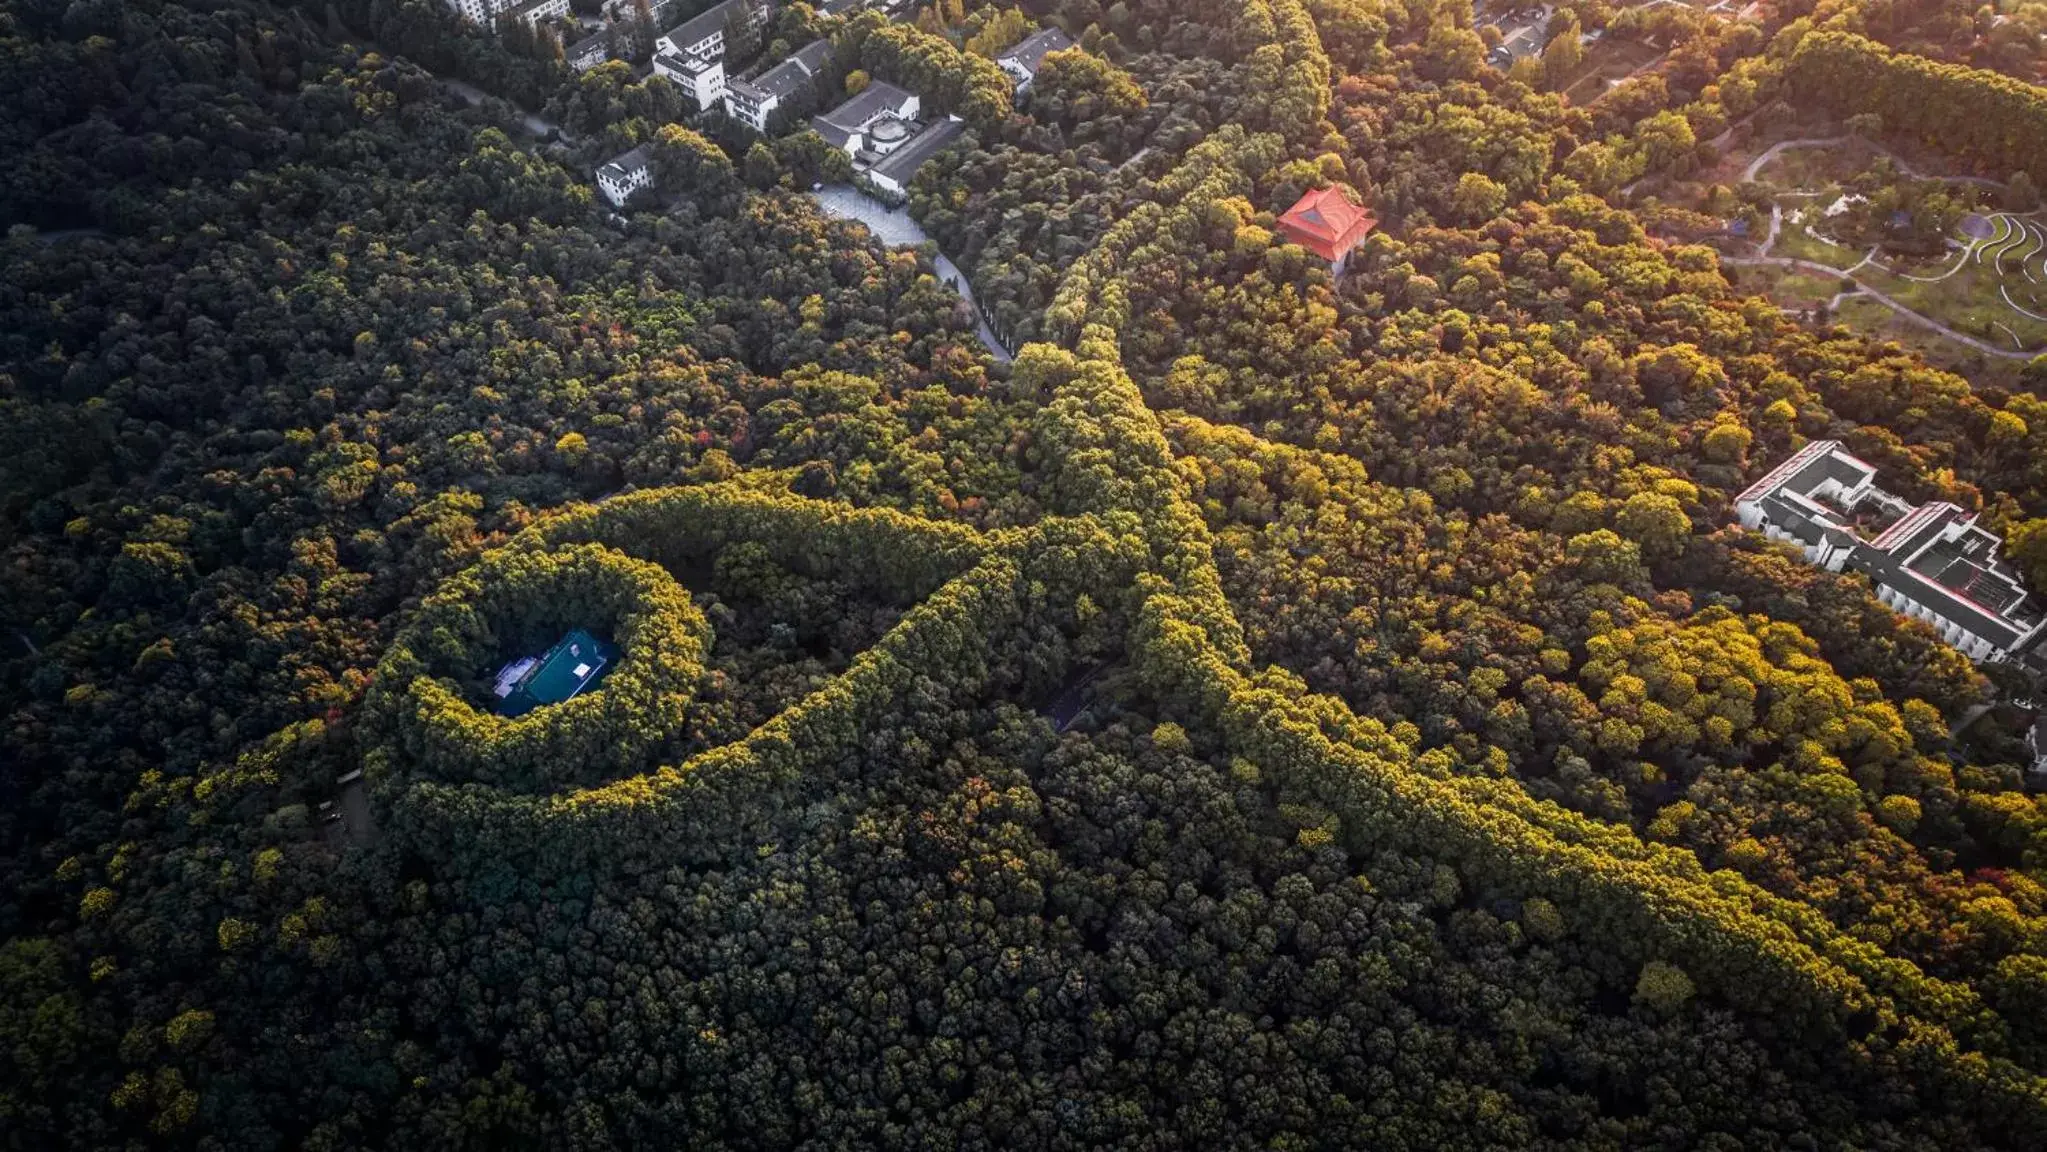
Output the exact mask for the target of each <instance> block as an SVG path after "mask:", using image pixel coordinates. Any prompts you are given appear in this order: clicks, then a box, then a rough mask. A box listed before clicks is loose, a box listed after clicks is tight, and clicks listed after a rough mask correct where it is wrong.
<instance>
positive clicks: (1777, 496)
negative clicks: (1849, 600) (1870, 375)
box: [1734, 440, 2047, 663]
mask: <svg viewBox="0 0 2047 1152" xmlns="http://www.w3.org/2000/svg"><path fill="white" fill-rule="evenodd" d="M1734 511H1735V515H1736V516H1737V517H1739V518H1740V520H1741V523H1742V524H1743V525H1744V526H1745V527H1748V528H1753V529H1757V530H1759V531H1761V532H1763V533H1764V534H1765V535H1767V536H1769V537H1770V538H1771V539H1773V540H1786V541H1790V542H1792V543H1794V544H1797V545H1798V546H1799V548H1800V549H1801V550H1802V551H1803V552H1804V553H1805V558H1806V560H1807V561H1808V562H1810V563H1813V564H1817V565H1819V566H1820V567H1823V568H1826V569H1827V570H1829V571H1833V572H1839V571H1841V570H1842V569H1844V568H1846V569H1849V570H1851V571H1855V572H1861V573H1864V574H1865V575H1867V576H1868V577H1869V578H1870V580H1871V581H1872V582H1874V583H1875V585H1876V594H1877V598H1878V599H1879V600H1882V601H1883V602H1884V603H1885V604H1888V605H1890V606H1891V608H1893V609H1895V610H1896V611H1897V612H1898V613H1900V614H1901V615H1905V616H1913V617H1917V618H1918V619H1920V620H1924V621H1926V622H1927V623H1928V624H1931V625H1932V626H1933V628H1934V630H1935V631H1936V632H1939V633H1940V635H1941V638H1942V639H1944V640H1946V641H1947V642H1948V643H1949V644H1952V645H1954V646H1955V647H1956V648H1958V649H1960V650H1961V651H1962V652H1963V653H1964V654H1965V655H1967V656H1969V657H1970V658H1971V659H1974V660H2015V661H2024V662H2028V663H2037V662H2039V661H2040V659H2041V654H2040V646H2041V645H2040V642H2041V640H2042V638H2043V637H2047V616H2043V614H2042V613H2041V611H2040V609H2039V607H2038V606H2037V605H2036V604H2035V603H2034V602H2033V601H2032V599H2031V598H2030V597H2028V596H2027V594H2026V589H2025V586H2024V585H2023V584H2021V583H2020V582H2019V578H2018V574H2017V573H2016V572H2014V571H2012V569H2011V567H2010V566H2009V565H2007V564H2006V563H2004V561H2003V560H2001V559H1999V557H1998V554H1997V553H1998V549H1999V548H2001V547H2003V545H2004V541H2003V539H2002V538H2000V537H1999V536H1998V535H1997V534H1996V533H1994V532H1991V531H1990V530H1988V529H1986V528H1983V527H1982V526H1980V525H1978V524H1977V523H1976V516H1975V515H1974V514H1972V513H1970V512H1967V511H1965V510H1963V509H1962V508H1959V507H1957V506H1956V505H1953V504H1948V503H1945V502H1942V501H1935V502H1933V503H1930V504H1921V505H1918V506H1917V507H1914V506H1913V505H1911V504H1909V503H1907V502H1905V501H1903V500H1900V499H1898V498H1897V497H1896V496H1893V495H1891V494H1890V493H1888V492H1885V491H1884V490H1883V489H1881V488H1878V487H1877V486H1876V469H1875V467H1873V466H1872V465H1870V464H1868V463H1866V462H1864V461H1862V460H1859V459H1857V458H1855V457H1854V456H1852V455H1850V454H1849V453H1848V452H1847V450H1846V449H1844V448H1843V447H1842V446H1841V444H1840V442H1839V441H1837V440H1815V441H1813V442H1812V443H1810V444H1807V445H1806V446H1805V447H1804V448H1801V449H1799V450H1798V451H1797V452H1796V453H1794V454H1793V455H1792V456H1791V458H1790V459H1788V460H1786V461H1784V462H1783V463H1782V464H1779V465H1778V466H1777V467H1775V468H1773V469H1771V470H1770V472H1769V474H1768V475H1766V476H1764V477H1763V478H1762V479H1761V480H1758V481H1756V482H1755V483H1754V484H1752V485H1750V486H1749V488H1748V490H1747V491H1745V492H1743V493H1742V494H1741V495H1740V496H1737V497H1735V501H1734Z"/></svg>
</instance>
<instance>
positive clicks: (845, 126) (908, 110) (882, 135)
mask: <svg viewBox="0 0 2047 1152" xmlns="http://www.w3.org/2000/svg"><path fill="white" fill-rule="evenodd" d="M923 106H924V102H923V101H922V100H920V99H919V98H918V97H917V94H916V93H914V92H905V91H903V90H902V89H901V88H898V87H896V86H895V85H893V84H884V83H882V82H880V81H879V80H877V81H875V82H873V83H871V84H869V85H868V86H867V87H865V88H863V89H861V90H860V94H859V95H857V96H855V97H853V98H852V99H851V100H848V101H846V102H845V103H843V104H841V105H839V106H838V107H836V108H834V109H832V110H831V111H829V112H824V113H820V114H818V115H816V116H812V117H811V118H810V125H811V127H813V128H815V129H817V132H818V135H820V136H823V137H824V138H825V142H826V143H827V144H830V145H831V146H832V147H834V148H839V149H843V150H844V151H845V153H846V155H848V156H851V157H852V158H853V159H854V160H855V161H856V162H858V161H859V160H860V159H861V158H862V157H861V153H863V152H867V153H870V154H872V155H873V156H874V157H876V158H879V157H880V156H882V155H885V154H886V153H887V152H889V151H893V150H894V149H895V148H897V147H900V146H901V145H903V144H906V143H908V142H909V140H910V137H911V136H912V135H915V133H916V130H917V128H918V124H917V113H918V112H919V111H921V110H922V108H923Z"/></svg>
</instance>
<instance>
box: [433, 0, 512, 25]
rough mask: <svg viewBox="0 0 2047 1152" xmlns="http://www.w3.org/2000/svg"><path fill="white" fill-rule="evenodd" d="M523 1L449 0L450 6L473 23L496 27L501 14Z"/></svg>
mask: <svg viewBox="0 0 2047 1152" xmlns="http://www.w3.org/2000/svg"><path fill="white" fill-rule="evenodd" d="M521 3H522V0H448V7H450V8H453V9H454V10H455V14H456V15H457V16H460V17H462V18H463V19H464V20H467V21H469V22H470V23H471V24H480V25H482V26H483V27H485V28H494V27H496V26H497V22H498V16H499V15H501V14H503V13H505V12H509V11H511V10H512V9H514V8H517V7H519V5H520V4H521Z"/></svg>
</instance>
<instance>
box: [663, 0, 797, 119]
mask: <svg viewBox="0 0 2047 1152" xmlns="http://www.w3.org/2000/svg"><path fill="white" fill-rule="evenodd" d="M773 14H774V7H773V5H772V4H771V3H769V0H725V2H724V3H722V4H716V5H713V6H711V7H710V8H708V9H706V10H705V11H703V12H700V13H698V14H697V15H695V16H692V17H690V18H689V19H687V20H685V21H683V22H682V23H680V24H677V25H676V26H675V27H673V28H670V29H669V30H668V31H666V32H663V33H662V34H661V35H659V36H657V37H655V38H654V71H655V73H657V74H658V75H661V76H666V77H667V78H668V79H670V80H672V81H674V82H675V83H676V84H677V85H679V86H681V88H682V90H683V91H684V92H687V93H688V94H689V96H690V98H691V99H693V100H695V101H696V103H697V110H698V111H700V112H708V111H710V110H711V108H712V107H713V106H715V105H717V104H720V103H722V102H723V101H724V99H725V89H726V83H725V31H726V29H727V28H729V27H731V26H732V23H733V21H735V20H745V21H748V22H749V23H750V24H751V25H752V26H753V27H754V28H756V29H758V28H761V27H763V26H765V25H766V24H767V22H768V17H769V16H771V15H773ZM742 63H743V62H742Z"/></svg>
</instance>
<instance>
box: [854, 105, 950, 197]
mask: <svg viewBox="0 0 2047 1152" xmlns="http://www.w3.org/2000/svg"><path fill="white" fill-rule="evenodd" d="M966 128H967V126H966V125H965V124H963V123H961V122H960V121H958V120H953V119H949V118H948V119H945V120H940V121H939V122H938V123H936V124H933V125H932V126H931V127H929V128H926V129H925V130H924V131H922V132H919V133H918V134H917V136H916V138H915V139H913V140H911V141H910V142H909V143H908V144H905V145H903V146H902V147H901V148H898V149H896V150H895V151H894V152H891V153H889V154H888V155H887V156H886V157H884V158H883V159H882V161H881V163H879V164H876V165H875V166H874V168H873V169H872V170H873V171H875V172H878V173H880V174H882V175H884V176H887V177H888V178H889V179H891V180H893V181H895V182H896V183H898V184H907V183H909V180H910V177H911V175H913V174H914V173H915V172H916V171H917V169H918V168H921V167H923V165H924V162H925V161H926V160H929V159H931V158H932V157H933V156H936V155H937V154H938V153H939V151H940V150H941V149H943V148H944V147H945V146H946V145H948V144H950V143H952V142H953V141H954V140H957V139H959V135H960V133H962V132H964V131H966Z"/></svg>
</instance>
